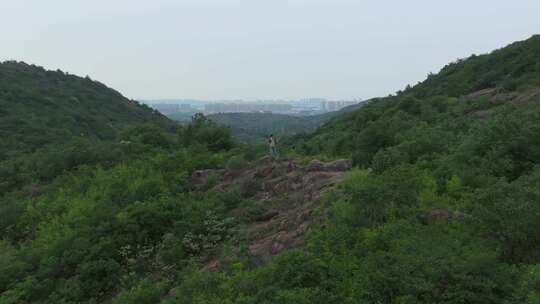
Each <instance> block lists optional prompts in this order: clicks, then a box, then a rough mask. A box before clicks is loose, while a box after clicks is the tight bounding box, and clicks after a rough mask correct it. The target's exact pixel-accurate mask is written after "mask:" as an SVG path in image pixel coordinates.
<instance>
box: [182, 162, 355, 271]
mask: <svg viewBox="0 0 540 304" xmlns="http://www.w3.org/2000/svg"><path fill="white" fill-rule="evenodd" d="M351 167H352V162H351V161H350V160H345V159H343V160H336V161H333V162H330V163H325V162H322V161H318V160H313V161H311V162H310V163H309V164H308V165H306V166H302V165H299V164H297V163H296V162H294V160H291V159H279V160H274V159H272V158H270V157H264V158H262V159H259V160H257V161H255V162H253V163H252V164H249V165H246V166H245V169H242V170H240V171H237V172H235V174H231V173H229V172H228V171H222V172H219V171H212V170H201V171H196V172H195V173H193V176H192V184H193V185H194V186H200V185H201V184H202V185H204V182H205V180H208V178H209V176H212V175H213V174H220V176H221V179H220V182H219V183H218V185H217V186H215V188H213V189H214V190H216V191H230V190H231V189H241V192H242V193H243V194H245V197H248V198H250V199H252V200H253V201H254V204H255V205H256V206H257V207H258V208H261V209H263V210H266V211H264V212H263V213H262V214H261V215H259V216H255V217H253V219H252V222H251V223H248V225H247V226H246V227H245V239H246V240H247V242H248V249H249V253H250V254H251V255H253V256H258V257H262V258H264V257H268V256H272V255H275V254H278V253H280V252H282V251H284V250H287V249H291V248H297V247H299V246H302V245H303V244H304V235H305V233H306V232H307V231H308V230H309V228H310V227H311V226H312V225H313V223H315V222H317V217H316V216H314V215H313V210H314V209H315V208H316V207H317V205H318V203H319V200H320V197H321V192H322V190H324V189H325V188H327V187H329V186H332V185H334V184H336V183H338V182H339V181H341V180H342V179H343V178H344V176H345V172H346V171H347V170H349V169H351ZM242 213H243V212H242V211H241V210H239V211H238V214H242ZM213 268H215V265H209V266H208V269H213Z"/></svg>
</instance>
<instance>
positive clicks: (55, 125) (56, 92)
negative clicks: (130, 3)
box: [0, 61, 173, 158]
mask: <svg viewBox="0 0 540 304" xmlns="http://www.w3.org/2000/svg"><path fill="white" fill-rule="evenodd" d="M141 123H152V124H157V125H161V126H164V127H167V126H172V125H173V124H172V123H171V122H169V121H168V120H167V119H166V118H165V117H164V116H162V115H160V114H158V113H157V112H155V111H153V110H151V109H150V108H148V107H146V106H144V105H140V104H138V103H137V102H135V101H132V100H129V99H127V98H125V97H123V96H122V95H121V94H120V93H118V92H116V91H114V90H112V89H110V88H108V87H106V86H105V85H103V84H101V83H99V82H96V81H92V80H90V79H89V78H81V77H77V76H74V75H69V74H66V73H63V72H61V71H47V70H45V69H43V68H41V67H38V66H34V65H28V64H25V63H22V62H13V61H8V62H3V63H0V137H1V138H3V142H2V146H1V147H0V156H3V157H2V158H8V157H10V156H12V155H15V154H17V153H24V152H32V151H35V150H36V149H38V148H40V147H42V146H45V145H47V144H57V143H62V142H66V141H67V140H69V139H70V138H71V137H73V136H76V137H85V138H90V139H98V140H110V139H114V138H115V137H116V136H117V134H118V132H119V131H121V130H124V129H125V128H126V127H129V126H133V125H136V124H141Z"/></svg>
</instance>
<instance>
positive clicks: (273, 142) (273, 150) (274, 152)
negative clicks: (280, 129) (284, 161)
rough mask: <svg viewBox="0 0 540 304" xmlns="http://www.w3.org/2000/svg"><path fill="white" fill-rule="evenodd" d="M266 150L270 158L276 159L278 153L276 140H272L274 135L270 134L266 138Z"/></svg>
mask: <svg viewBox="0 0 540 304" xmlns="http://www.w3.org/2000/svg"><path fill="white" fill-rule="evenodd" d="M268 150H269V153H270V156H272V157H277V156H278V152H277V148H276V140H275V139H274V135H273V134H270V137H268Z"/></svg>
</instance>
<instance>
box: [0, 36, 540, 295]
mask: <svg viewBox="0 0 540 304" xmlns="http://www.w3.org/2000/svg"><path fill="white" fill-rule="evenodd" d="M539 63H540V36H534V37H532V38H530V39H529V40H526V41H522V42H517V43H514V44H512V45H510V46H508V47H506V48H502V49H500V50H497V51H494V52H493V53H491V54H486V55H480V56H473V57H471V58H468V59H464V60H460V61H459V62H455V63H452V64H449V65H448V66H446V67H444V68H443V69H442V70H441V72H440V73H438V74H435V75H430V76H428V78H427V79H426V80H425V81H424V82H422V83H420V84H418V85H416V86H413V87H408V88H406V89H405V90H404V91H402V92H399V93H398V94H397V95H396V96H390V97H387V98H380V99H376V100H373V101H371V102H370V103H369V104H367V105H366V106H364V107H362V108H361V109H359V110H357V111H355V112H351V113H346V114H343V115H341V116H339V117H336V118H335V119H332V120H331V121H329V122H328V123H327V124H325V125H324V126H323V127H321V128H319V129H318V130H317V131H316V132H315V133H313V134H311V135H301V136H295V137H293V138H292V139H290V140H287V141H286V143H287V145H288V146H281V147H280V148H281V151H282V152H283V154H289V153H290V154H289V155H294V156H295V157H297V158H296V159H292V158H290V157H289V156H285V157H282V158H281V159H280V160H273V159H271V158H268V157H267V158H259V156H260V155H259V154H258V153H257V151H256V150H254V148H253V147H250V146H242V145H239V144H236V143H235V142H234V141H233V140H232V138H231V134H230V129H228V128H224V127H221V126H220V125H218V124H217V123H215V122H212V121H210V120H208V119H207V118H205V117H204V116H202V115H197V116H195V117H194V118H193V121H192V123H191V124H189V125H186V126H182V127H178V128H177V129H176V130H174V132H171V130H170V129H169V127H168V123H167V122H166V121H165V122H163V121H162V120H161V119H159V118H158V119H157V124H156V123H152V124H150V125H149V124H146V123H145V124H143V125H134V126H133V127H130V128H126V129H125V130H121V132H118V135H117V137H115V138H116V140H114V141H108V140H103V139H102V138H107V137H100V136H98V135H94V137H95V138H94V139H91V140H90V139H86V137H83V136H78V137H74V138H72V139H71V140H69V141H68V142H63V139H62V138H60V139H59V142H60V144H58V147H56V148H55V149H52V148H50V149H46V150H43V151H42V152H40V153H37V152H36V153H30V154H25V157H24V158H21V157H17V158H9V159H8V160H7V161H4V162H1V163H0V178H1V179H0V190H1V193H2V195H1V196H0V199H1V201H0V215H1V217H0V232H1V233H2V239H1V240H0V303H2V304H3V303H6V304H7V303H133V304H135V303H137V304H139V303H164V304H176V303H178V304H180V303H181V304H184V303H185V304H188V303H190V304H191V303H199V304H202V303H213V304H214V303H215V304H217V303H243V304H247V303H253V304H255V303H257V304H259V303H269V304H270V303H280V304H285V303H287V304H293V303H294V304H297V303H306V304H307V303H321V304H322V303H324V304H328V303H336V304H338V303H339V304H341V303H351V304H352V303H374V304H375V303H501V304H510V303H512V304H513V303H515V304H517V303H539V301H540V225H539V224H538V223H540V203H539V202H540V82H539V80H540V65H539ZM77 81H85V80H80V79H77ZM73 94H75V93H73ZM58 102H59V101H58ZM87 102H89V103H92V102H94V101H90V100H89V101H87ZM22 112H23V113H24V112H25V111H22ZM114 112H115V113H116V111H114ZM83 113H86V112H83ZM123 113H124V112H123ZM149 113H150V112H149ZM122 115H123V114H122ZM148 115H150V114H148ZM152 115H153V114H152ZM152 115H150V117H152ZM129 120H130V119H126V121H129ZM142 122H148V121H146V120H143V121H142ZM126 124H130V123H127V122H126ZM53 126H56V125H55V124H53ZM59 129H62V127H59ZM32 134H33V133H32ZM23 139H24V138H23ZM49 143H51V144H53V143H54V141H52V140H51V141H50V142H49ZM10 149H13V146H11V148H10ZM15 149H21V148H20V147H18V146H16V147H15ZM17 151H18V150H17ZM6 155H11V154H10V152H9V151H7V154H6ZM316 158H317V159H325V160H326V159H327V160H329V161H328V162H326V163H324V162H321V161H318V160H315V159H316ZM338 158H339V159H341V160H335V161H331V160H334V159H338ZM346 159H352V161H353V164H354V166H355V167H354V168H353V169H352V170H350V166H351V162H350V161H348V160H346Z"/></svg>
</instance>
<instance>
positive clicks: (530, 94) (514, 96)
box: [464, 88, 540, 117]
mask: <svg viewBox="0 0 540 304" xmlns="http://www.w3.org/2000/svg"><path fill="white" fill-rule="evenodd" d="M464 98H465V100H481V99H487V100H488V101H489V102H490V103H491V104H493V105H497V104H503V103H511V104H513V105H516V106H520V105H524V104H528V103H530V102H540V88H532V89H529V90H527V91H524V92H504V91H503V90H501V89H499V88H489V89H484V90H480V91H476V92H473V93H471V94H468V95H466V96H464ZM491 111H492V109H486V110H472V111H470V113H472V114H474V115H475V116H478V117H486V116H488V115H489V114H491Z"/></svg>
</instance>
